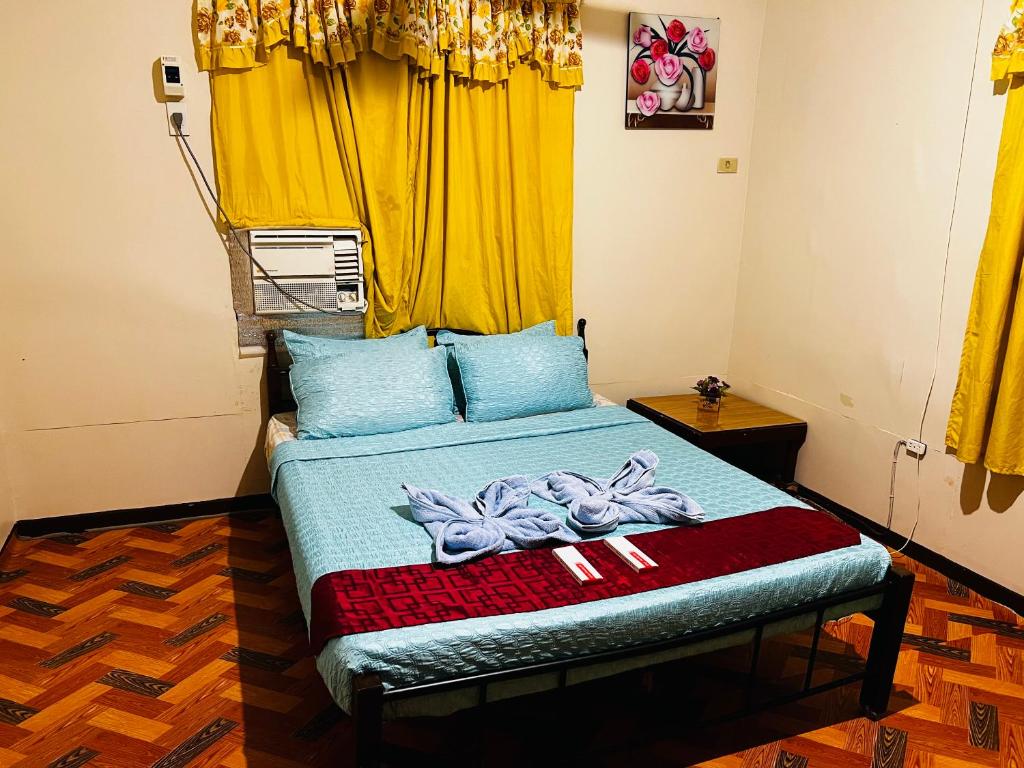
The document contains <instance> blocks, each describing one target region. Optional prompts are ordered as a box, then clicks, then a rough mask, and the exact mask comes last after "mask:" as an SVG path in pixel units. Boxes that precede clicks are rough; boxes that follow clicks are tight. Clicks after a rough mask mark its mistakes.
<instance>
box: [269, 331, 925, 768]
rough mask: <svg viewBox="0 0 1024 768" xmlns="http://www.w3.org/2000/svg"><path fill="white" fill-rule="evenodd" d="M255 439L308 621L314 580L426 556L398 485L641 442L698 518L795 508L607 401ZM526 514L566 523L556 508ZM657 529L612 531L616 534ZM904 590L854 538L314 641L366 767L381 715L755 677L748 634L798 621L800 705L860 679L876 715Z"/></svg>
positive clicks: (448, 484)
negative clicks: (759, 560)
mask: <svg viewBox="0 0 1024 768" xmlns="http://www.w3.org/2000/svg"><path fill="white" fill-rule="evenodd" d="M581 330H582V326H581ZM268 348H269V349H270V351H271V354H270V356H269V371H268V377H269V381H270V382H271V386H270V395H271V398H270V399H271V406H272V412H274V411H275V410H276V411H278V412H287V411H288V410H290V407H291V403H289V402H288V395H287V389H286V387H285V386H284V384H285V383H286V377H285V376H284V375H283V374H282V372H283V371H284V367H283V366H280V365H278V362H277V356H276V354H275V350H276V339H275V338H274V336H273V335H270V337H269V338H268ZM275 382H276V385H275ZM269 432H270V433H271V434H272V435H273V438H272V439H273V441H274V442H273V444H272V445H271V446H270V448H271V451H270V456H269V465H270V471H271V479H272V492H273V494H274V496H275V498H276V500H277V502H278V504H279V506H280V508H281V513H282V518H283V521H284V525H285V528H286V531H287V534H288V539H289V542H290V546H291V551H292V558H293V565H294V569H295V574H296V582H297V586H298V592H299V599H300V603H301V605H302V610H303V612H304V614H305V616H306V619H307V622H309V621H310V615H311V602H310V594H311V590H312V587H313V584H314V582H315V581H316V580H317V579H318V578H320V577H321V576H324V575H325V574H329V573H332V572H339V571H347V570H364V569H371V568H383V567H391V566H404V565H411V564H416V563H428V562H430V559H431V554H432V547H431V540H430V537H429V536H428V535H427V534H426V532H425V531H424V529H423V528H422V526H420V525H419V524H418V523H416V522H415V521H413V520H412V519H411V518H410V516H409V514H408V506H407V504H408V501H407V499H406V497H405V494H404V493H403V491H402V489H401V484H402V483H403V482H411V483H414V484H416V485H418V486H421V487H426V488H444V489H445V490H446V491H447V492H450V493H453V494H456V495H462V496H464V497H467V498H468V497H471V496H472V495H473V494H474V493H476V491H477V490H478V489H479V488H480V487H482V485H484V484H485V483H486V482H488V481H490V480H493V479H494V478H497V477H500V476H504V475H508V474H512V473H518V474H524V475H527V476H528V477H536V476H539V475H541V474H543V473H545V472H549V471H552V470H555V469H563V468H565V465H566V462H567V461H569V460H571V462H572V468H573V469H575V470H577V471H582V472H585V473H593V474H594V475H597V476H607V475H609V474H610V473H611V472H612V471H614V470H615V469H616V468H617V467H618V466H619V465H620V464H621V463H622V460H623V458H624V457H625V456H627V455H629V454H630V453H631V452H633V451H635V450H638V449H641V448H647V449H650V450H653V451H654V452H655V453H657V454H658V456H659V457H660V458H661V464H660V466H659V469H658V482H659V484H665V485H669V486H671V487H675V488H680V489H685V492H686V493H687V494H689V495H690V496H692V497H693V498H695V499H697V500H698V501H699V502H700V504H701V505H702V506H703V507H704V510H705V512H706V514H707V519H708V520H709V521H712V520H720V519H725V518H731V517H736V516H740V515H746V514H750V513H753V512H758V511H761V510H766V509H770V508H773V507H779V506H785V505H789V506H793V505H794V500H793V499H792V497H790V496H788V495H787V494H785V493H784V492H782V491H780V490H778V489H776V488H774V487H772V486H769V485H767V484H765V483H763V482H761V481H760V480H757V479H755V478H754V477H752V476H750V475H747V474H746V473H744V472H742V471H740V470H738V469H735V468H734V467H732V466H730V465H728V464H726V463H724V462H722V461H721V460H719V459H717V458H715V457H713V456H711V455H710V454H708V453H705V452H703V451H701V450H700V449H698V448H696V447H694V446H692V445H691V444H689V443H687V442H686V441H684V440H681V439H679V438H677V437H675V436H673V435H671V434H670V433H669V432H667V431H665V430H663V429H661V428H660V427H658V426H656V425H654V424H653V423H651V422H649V421H647V420H646V419H644V418H643V417H641V416H638V415H636V414H633V413H631V412H629V411H627V410H626V409H624V408H621V407H618V406H614V405H604V406H603V407H595V408H587V409H582V410H575V411H567V412H562V413H552V414H546V415H541V416H529V417H523V418H517V419H508V420H505V421H498V422H484V423H451V424H440V425H436V426H429V427H423V428H420V429H414V430H409V431H405V432H397V433H391V434H383V435H369V436H360V437H346V438H334V439H325V440H292V439H288V435H287V432H288V419H287V416H285V417H284V418H283V419H279V420H278V421H277V424H276V425H275V426H274V428H273V429H272V430H269ZM568 457H571V459H569V458H568ZM534 504H536V505H537V506H542V507H543V506H547V507H549V508H550V509H551V511H553V512H555V513H556V514H558V513H561V514H562V515H563V516H564V509H561V508H559V507H556V506H555V505H551V504H547V503H546V502H543V501H536V502H533V501H531V506H533V505H534ZM657 528H658V526H652V525H642V526H641V525H625V526H620V528H619V529H618V531H616V535H630V534H635V533H641V532H649V531H652V530H656V529H657ZM912 583H913V576H912V575H911V574H909V573H906V572H904V571H901V570H899V569H896V568H894V567H893V566H892V563H891V561H890V558H889V556H888V553H887V552H886V550H885V549H884V547H882V546H881V545H879V544H877V543H876V542H874V541H872V540H870V539H867V538H865V537H860V542H859V544H857V545H855V546H850V547H845V548H843V549H837V550H833V551H828V552H823V553H820V554H817V555H813V556H811V557H804V558H801V559H798V560H792V561H789V562H781V563H777V564H774V565H768V566H765V567H761V568H756V569H754V570H747V571H742V572H740V573H734V574H731V575H727V576H722V577H718V578H713V579H708V580H704V581H699V582H696V583H689V584H680V585H677V586H672V587H667V588H663V589H656V590H653V591H648V592H642V593H639V594H632V595H626V596H622V597H615V598H610V599H605V600H597V601H593V602H587V603H580V604H577V605H567V606H563V607H558V608H550V609H546V610H538V611H532V612H526V613H514V614H509V615H501V616H491V617H485V618H472V619H464V620H459V621H446V622H441V623H427V624H422V625H419V626H405V627H399V628H393V629H386V630H383V631H373V632H362V633H358V634H349V635H345V636H343V637H337V638H334V639H331V640H330V641H329V642H328V643H327V644H326V646H324V648H323V650H322V652H321V653H320V654H319V655H318V657H317V669H318V670H319V672H320V674H321V675H322V677H323V679H324V681H325V682H326V684H327V686H328V688H329V689H330V691H331V693H332V695H333V696H334V698H335V700H336V701H337V703H338V705H339V706H340V707H341V708H342V709H344V710H345V711H346V712H348V713H349V714H351V715H352V716H353V718H354V720H355V728H356V754H355V755H354V760H355V762H356V764H358V765H374V764H376V763H377V762H378V760H379V755H380V749H381V728H382V721H383V719H384V718H386V717H388V718H390V717H404V716H411V715H424V714H431V715H445V714H448V713H451V712H454V711H456V710H459V709H463V708H467V707H472V706H477V705H480V704H484V703H487V702H491V701H497V700H500V699H503V698H507V697H511V696H519V695H523V694H527V693H535V692H539V691H544V690H548V689H553V688H558V687H563V686H566V685H573V684H576V683H580V682H584V681H587V680H591V679H594V678H597V677H604V676H609V675H615V674H618V673H621V672H624V671H627V670H631V669H636V668H640V667H648V666H653V665H656V664H661V663H665V662H668V661H672V660H675V659H678V658H681V657H683V656H687V655H692V654H697V653H703V652H706V651H710V650H714V649H717V648H721V647H725V646H728V645H736V644H741V643H752V644H753V646H754V653H753V662H752V663H753V669H752V670H751V672H752V673H753V672H754V670H756V665H757V658H758V650H759V648H760V644H761V642H762V639H763V638H765V637H768V636H771V635H774V634H782V633H787V632H791V631H795V630H798V629H802V628H806V627H811V626H813V627H814V628H815V629H814V635H813V642H812V648H811V651H810V654H809V659H808V669H807V675H806V681H805V685H804V690H803V691H801V692H800V694H801V695H810V694H812V693H816V692H819V691H820V690H823V689H824V688H825V687H834V686H837V685H843V684H848V683H852V682H857V681H862V690H861V703H862V706H863V708H864V710H865V712H866V714H868V715H869V716H871V717H876V718H877V717H879V716H881V715H882V714H883V713H884V712H885V710H886V708H887V706H888V698H889V692H890V689H891V686H892V679H893V674H894V671H895V664H896V657H897V654H898V651H899V644H900V640H901V636H902V630H903V624H904V621H905V618H906V612H907V609H908V606H909V599H910V591H911V587H912ZM856 612H864V613H867V614H868V615H869V616H871V617H873V618H874V620H875V629H874V634H873V637H872V642H871V647H870V652H869V656H868V660H867V664H866V668H865V671H864V672H861V673H856V674H853V675H850V676H848V677H845V678H842V679H840V680H833V681H830V682H829V683H828V684H827V686H817V687H812V686H811V684H810V683H811V679H812V672H813V665H814V660H815V653H816V650H817V641H818V637H819V633H820V629H821V625H822V623H823V622H825V621H827V620H830V619H834V618H839V617H842V616H846V615H850V614H852V613H856Z"/></svg>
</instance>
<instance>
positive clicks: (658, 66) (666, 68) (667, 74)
mask: <svg viewBox="0 0 1024 768" xmlns="http://www.w3.org/2000/svg"><path fill="white" fill-rule="evenodd" d="M654 73H655V74H656V75H657V76H658V79H659V80H661V82H662V83H664V84H665V85H675V84H676V80H678V79H679V76H680V75H681V74H682V73H683V62H681V61H680V60H679V57H678V56H676V55H675V54H674V53H666V54H665V55H664V56H662V57H661V58H660V59H658V60H657V61H656V62H654Z"/></svg>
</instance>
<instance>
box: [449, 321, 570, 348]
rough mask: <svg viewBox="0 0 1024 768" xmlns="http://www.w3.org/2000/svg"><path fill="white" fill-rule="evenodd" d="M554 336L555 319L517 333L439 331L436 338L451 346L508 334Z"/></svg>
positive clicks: (497, 337)
mask: <svg viewBox="0 0 1024 768" xmlns="http://www.w3.org/2000/svg"><path fill="white" fill-rule="evenodd" d="M534 335H537V336H554V335H555V321H554V320H548V321H546V322H543V323H537V325H531V326H530V327H529V328H523V330H521V331H516V332H515V333H497V334H490V335H483V336H471V335H469V334H466V333H455V331H438V332H437V336H436V337H435V339H436V340H437V343H438V344H442V345H444V346H446V347H450V346H451V345H453V344H454V343H455V342H456V341H487V340H488V339H504V338H507V337H508V336H534Z"/></svg>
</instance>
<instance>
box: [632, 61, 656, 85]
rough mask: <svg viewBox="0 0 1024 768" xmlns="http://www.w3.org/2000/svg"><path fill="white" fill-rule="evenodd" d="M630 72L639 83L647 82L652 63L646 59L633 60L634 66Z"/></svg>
mask: <svg viewBox="0 0 1024 768" xmlns="http://www.w3.org/2000/svg"><path fill="white" fill-rule="evenodd" d="M629 73H630V74H631V75H632V76H633V79H634V80H636V81H637V82H638V83H640V84H643V83H646V82H647V78H649V77H650V76H651V65H650V64H648V63H647V60H646V59H637V60H636V61H634V62H633V66H632V67H630V69H629Z"/></svg>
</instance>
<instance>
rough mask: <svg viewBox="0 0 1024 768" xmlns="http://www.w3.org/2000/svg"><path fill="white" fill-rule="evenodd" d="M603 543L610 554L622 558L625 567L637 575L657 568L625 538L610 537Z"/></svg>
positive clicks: (655, 564)
mask: <svg viewBox="0 0 1024 768" xmlns="http://www.w3.org/2000/svg"><path fill="white" fill-rule="evenodd" d="M604 543H605V544H607V545H608V546H609V547H611V550H612V552H614V553H615V554H616V555H618V556H619V557H620V558H622V559H623V560H624V561H625V562H626V565H628V566H629V567H630V568H632V569H633V570H634V571H636V572H637V573H639V572H640V571H649V570H651V569H652V568H657V567H658V564H657V563H656V562H654V561H653V560H652V559H651V558H650V557H648V556H647V555H646V554H644V553H643V551H642V550H641V549H640V548H639V547H637V546H636V544H634V543H633V542H631V541H630V540H629V539H627V538H626V537H625V536H612V537H611V538H608V539H605V540H604Z"/></svg>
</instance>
